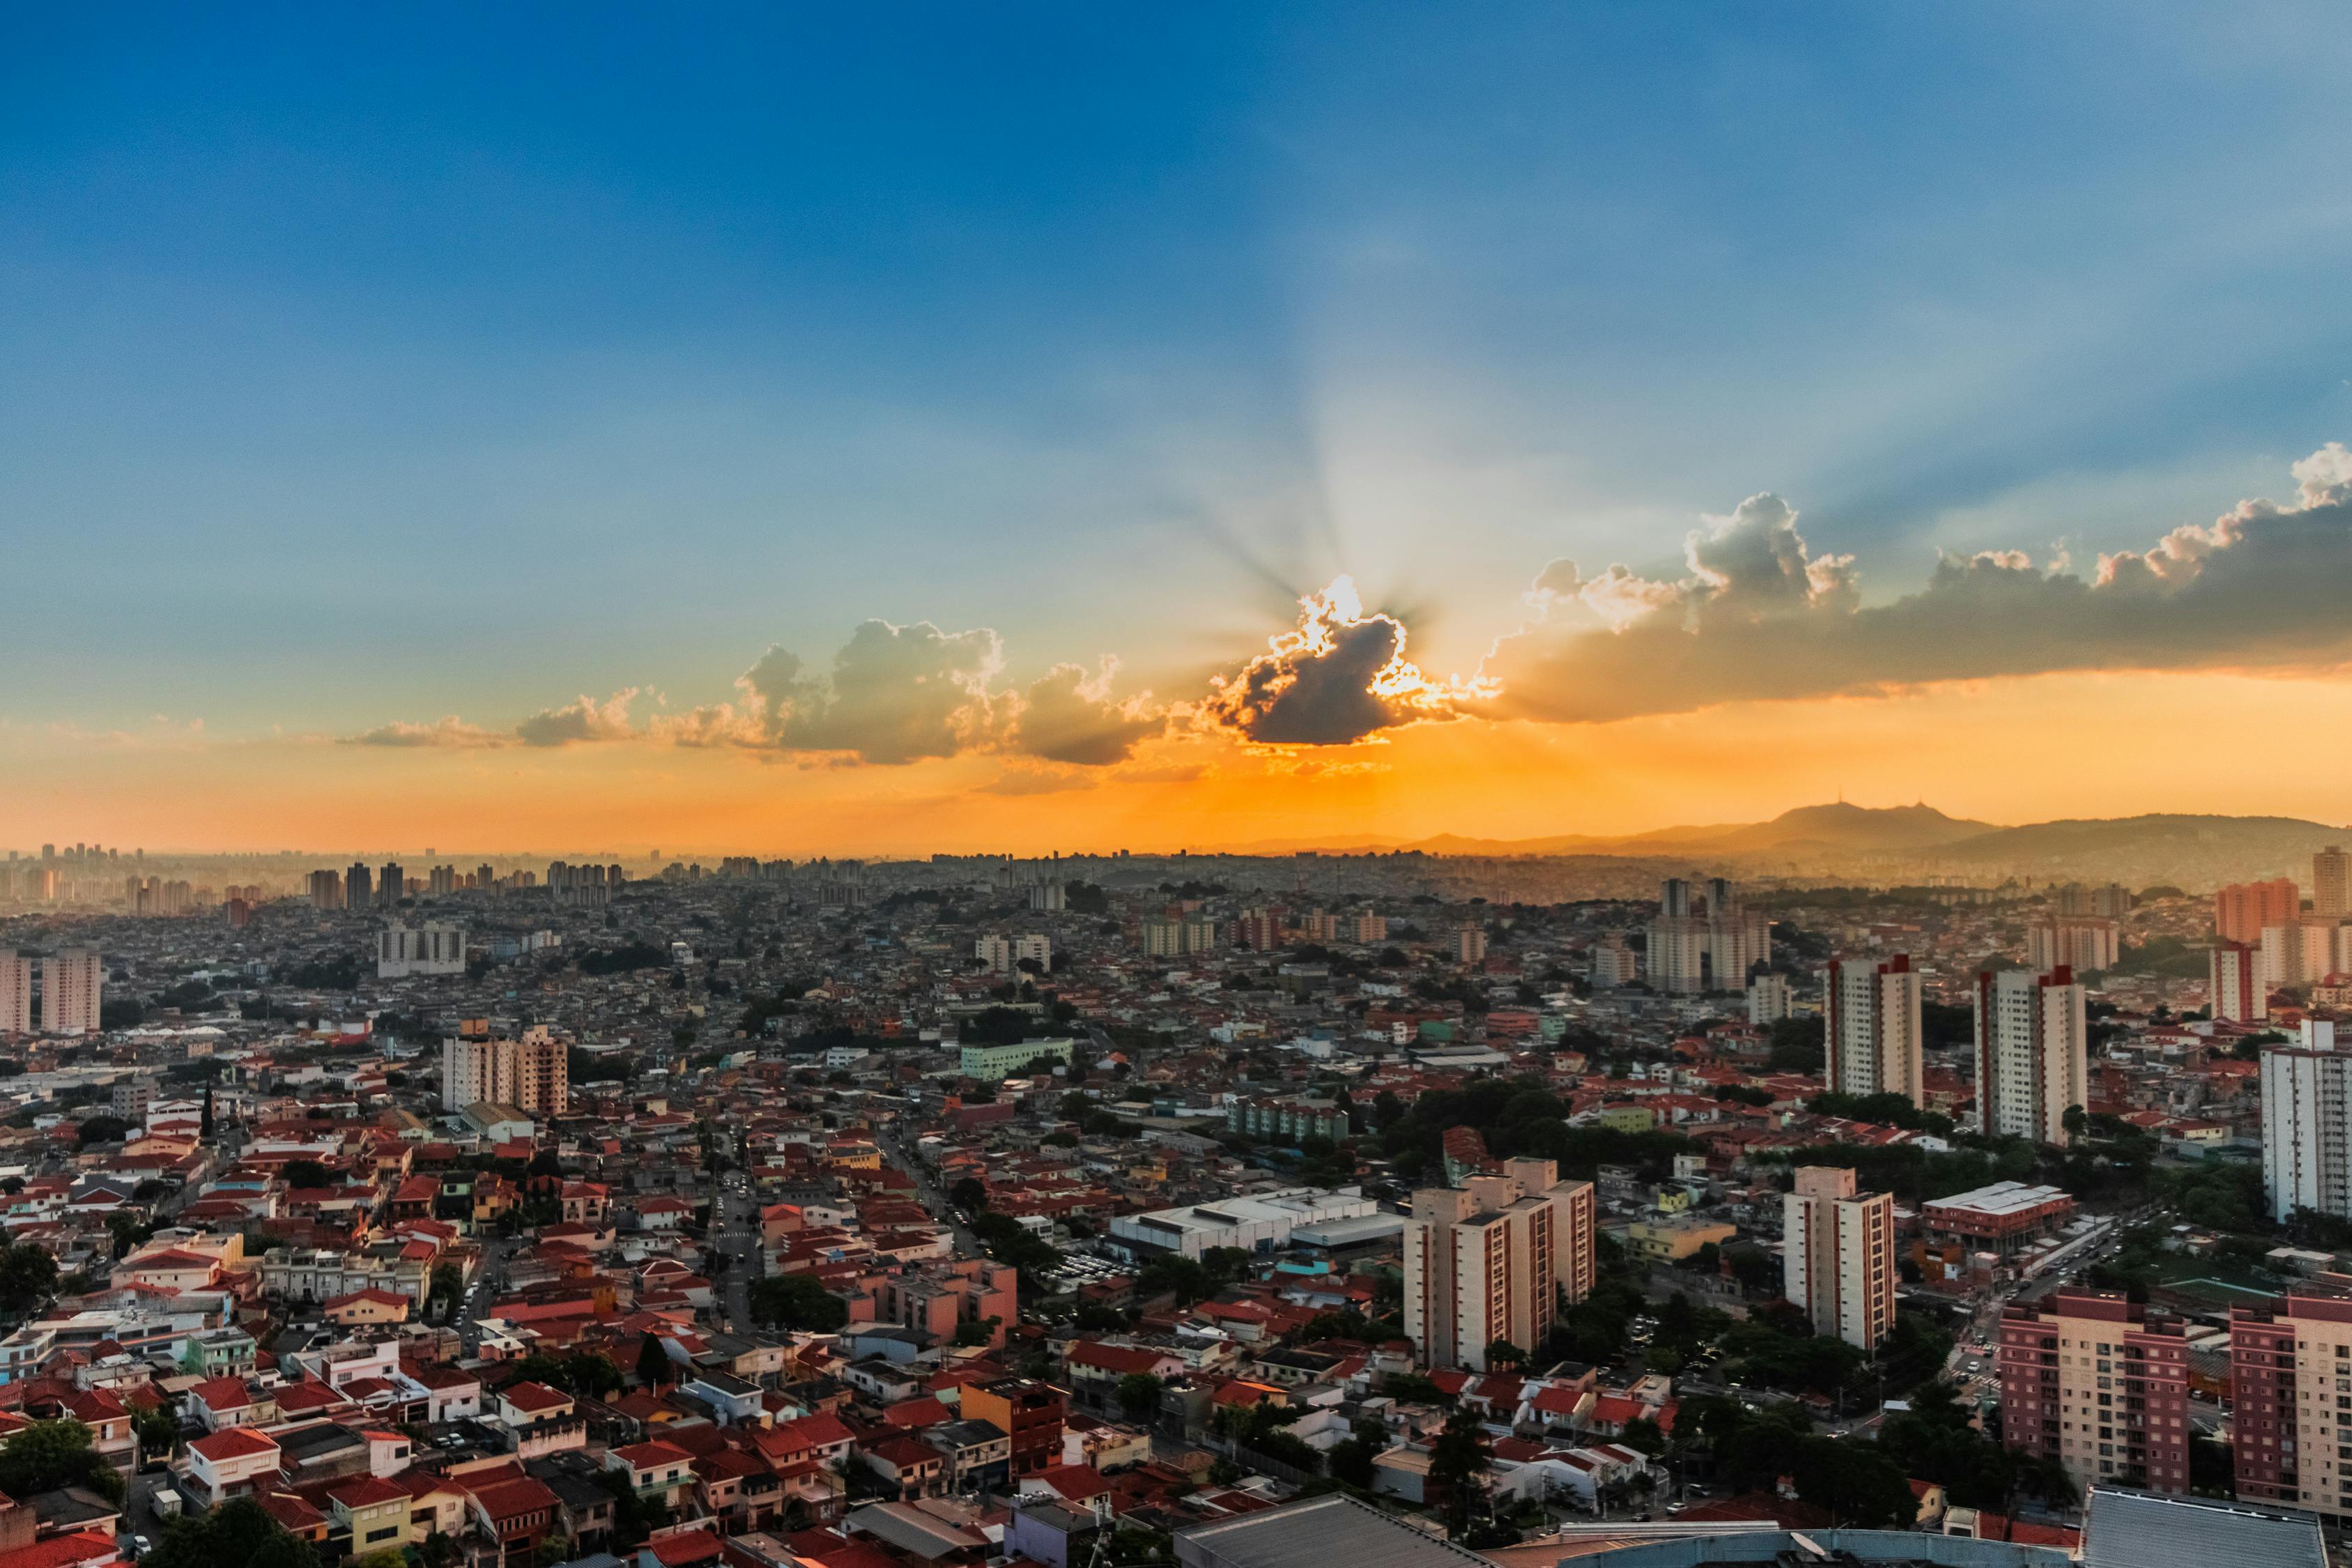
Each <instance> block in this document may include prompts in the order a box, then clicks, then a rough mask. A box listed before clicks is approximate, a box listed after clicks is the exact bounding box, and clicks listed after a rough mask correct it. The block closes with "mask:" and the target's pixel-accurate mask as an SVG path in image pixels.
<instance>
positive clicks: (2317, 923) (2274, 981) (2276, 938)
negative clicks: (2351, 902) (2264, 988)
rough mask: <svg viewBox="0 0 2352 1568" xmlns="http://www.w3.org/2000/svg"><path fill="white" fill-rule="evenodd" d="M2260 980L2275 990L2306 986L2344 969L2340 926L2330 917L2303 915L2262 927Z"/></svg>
mask: <svg viewBox="0 0 2352 1568" xmlns="http://www.w3.org/2000/svg"><path fill="white" fill-rule="evenodd" d="M2261 962H2262V973H2263V982H2264V983H2265V984H2269V985H2270V986H2272V987H2273V988H2276V987H2279V986H2283V985H2310V984H2315V983H2317V982H2319V981H2322V980H2325V979H2326V978H2327V977H2328V976H2329V975H2331V974H2334V973H2337V972H2338V971H2340V970H2342V969H2343V968H2344V966H2345V961H2344V927H2343V924H2342V922H2341V921H2338V920H2337V919H2336V918H2334V917H2332V916H2331V917H2327V918H2325V919H2323V918H2322V917H2320V916H2318V915H2305V916H2303V917H2301V918H2300V919H2297V920H2292V921H2284V922H2282V923H2280V924H2277V925H2266V926H2264V927H2263V949H2262V960H2261Z"/></svg>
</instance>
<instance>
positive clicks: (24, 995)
mask: <svg viewBox="0 0 2352 1568" xmlns="http://www.w3.org/2000/svg"><path fill="white" fill-rule="evenodd" d="M32 1032H33V960H32V957H31V955H30V954H28V953H22V952H8V951H5V950H0V1035H29V1034H31V1033H32Z"/></svg>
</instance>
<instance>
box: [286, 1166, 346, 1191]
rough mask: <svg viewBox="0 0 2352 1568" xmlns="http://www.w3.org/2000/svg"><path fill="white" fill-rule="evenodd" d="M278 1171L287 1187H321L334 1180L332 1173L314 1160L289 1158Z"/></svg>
mask: <svg viewBox="0 0 2352 1568" xmlns="http://www.w3.org/2000/svg"><path fill="white" fill-rule="evenodd" d="M278 1174H279V1175H280V1176H282V1177H284V1178H285V1180H286V1184H287V1185H288V1186H289V1187H323V1186H327V1185H329V1184H331V1183H332V1182H333V1181H334V1179H335V1178H334V1175H333V1173H331V1172H330V1171H329V1170H328V1169H327V1167H326V1166H324V1165H321V1164H320V1163H319V1162H318V1161H316V1160H289V1161H287V1162H286V1163H285V1164H284V1165H282V1166H281V1167H279V1169H278Z"/></svg>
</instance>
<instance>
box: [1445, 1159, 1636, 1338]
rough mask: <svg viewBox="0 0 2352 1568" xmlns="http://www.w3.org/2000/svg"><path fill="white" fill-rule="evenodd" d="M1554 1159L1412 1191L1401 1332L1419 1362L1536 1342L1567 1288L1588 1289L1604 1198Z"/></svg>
mask: <svg viewBox="0 0 2352 1568" xmlns="http://www.w3.org/2000/svg"><path fill="white" fill-rule="evenodd" d="M1598 1212H1599V1211H1598V1205H1597V1204H1596V1203H1595V1201H1594V1197H1593V1191H1592V1184H1591V1183H1590V1182H1563V1181H1561V1180H1559V1167H1558V1166H1557V1165H1556V1164H1554V1163H1552V1162H1551V1161H1549V1160H1507V1161H1505V1162H1504V1163H1503V1167H1502V1172H1501V1173H1500V1174H1497V1175H1486V1174H1480V1175H1473V1176H1470V1177H1468V1178H1467V1179H1466V1180H1465V1182H1464V1183H1463V1184H1462V1185H1461V1186H1458V1187H1424V1188H1423V1189H1421V1190H1420V1191H1418V1192H1416V1193H1414V1194H1412V1218H1411V1219H1409V1220H1407V1221H1406V1222H1405V1227H1404V1331H1405V1334H1406V1336H1407V1337H1408V1338H1410V1339H1411V1340H1412V1342H1413V1348H1414V1349H1415V1351H1416V1352H1419V1354H1420V1357H1421V1360H1422V1363H1423V1365H1425V1366H1433V1367H1454V1366H1460V1367H1469V1368H1471V1369H1473V1370H1480V1371H1483V1370H1485V1368H1486V1348H1487V1347H1488V1346H1489V1345H1492V1344H1496V1343H1507V1344H1511V1345H1514V1346H1517V1348H1518V1349H1520V1350H1522V1351H1528V1350H1532V1349H1533V1348H1534V1347H1535V1346H1536V1345H1538V1344H1539V1343H1541V1342H1542V1341H1543V1340H1544V1338H1545V1336H1546V1335H1548V1334H1549V1333H1550V1332H1551V1328H1552V1324H1553V1322H1554V1321H1556V1320H1557V1318H1558V1316H1559V1301H1560V1300H1561V1298H1562V1297H1563V1296H1565V1297H1566V1299H1567V1300H1570V1301H1571V1302H1573V1301H1580V1300H1583V1299H1584V1298H1585V1297H1586V1296H1588V1295H1590V1294H1591V1290H1592V1280H1593V1266H1594V1265H1593V1247H1594V1229H1595V1226H1596V1223H1597V1215H1598Z"/></svg>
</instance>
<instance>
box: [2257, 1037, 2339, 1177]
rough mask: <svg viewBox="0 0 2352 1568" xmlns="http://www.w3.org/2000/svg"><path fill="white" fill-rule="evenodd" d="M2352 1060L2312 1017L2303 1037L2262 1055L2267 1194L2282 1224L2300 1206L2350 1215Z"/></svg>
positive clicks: (2268, 1049) (2274, 1047)
mask: <svg viewBox="0 0 2352 1568" xmlns="http://www.w3.org/2000/svg"><path fill="white" fill-rule="evenodd" d="M2347 1116H2352V1055H2347V1054H2346V1053H2344V1052H2342V1051H2339V1050H2337V1049H2336V1026H2335V1025H2334V1024H2333V1023H2331V1022H2329V1021H2327V1020H2326V1019H2324V1018H2306V1019H2305V1020H2304V1024H2303V1038H2302V1039H2301V1040H2300V1041H2299V1042H2297V1043H2296V1044H2294V1045H2292V1046H2272V1047H2268V1048H2267V1049H2265V1050H2264V1051H2263V1194H2264V1195H2265V1196H2266V1197H2267V1198H2268V1199H2269V1200H2270V1205H2271V1217H2272V1218H2273V1219H2274V1220H2277V1221H2279V1222H2281V1223H2284V1222H2285V1221H2287V1220H2290V1219H2293V1218H2294V1214H2295V1211H2296V1210H2297V1209H2311V1210H2314V1211H2315V1212H2317V1213H2319V1214H2324V1215H2334V1216H2335V1217H2336V1218H2338V1219H2347V1218H2352V1122H2347V1120H2346V1118H2347Z"/></svg>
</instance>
